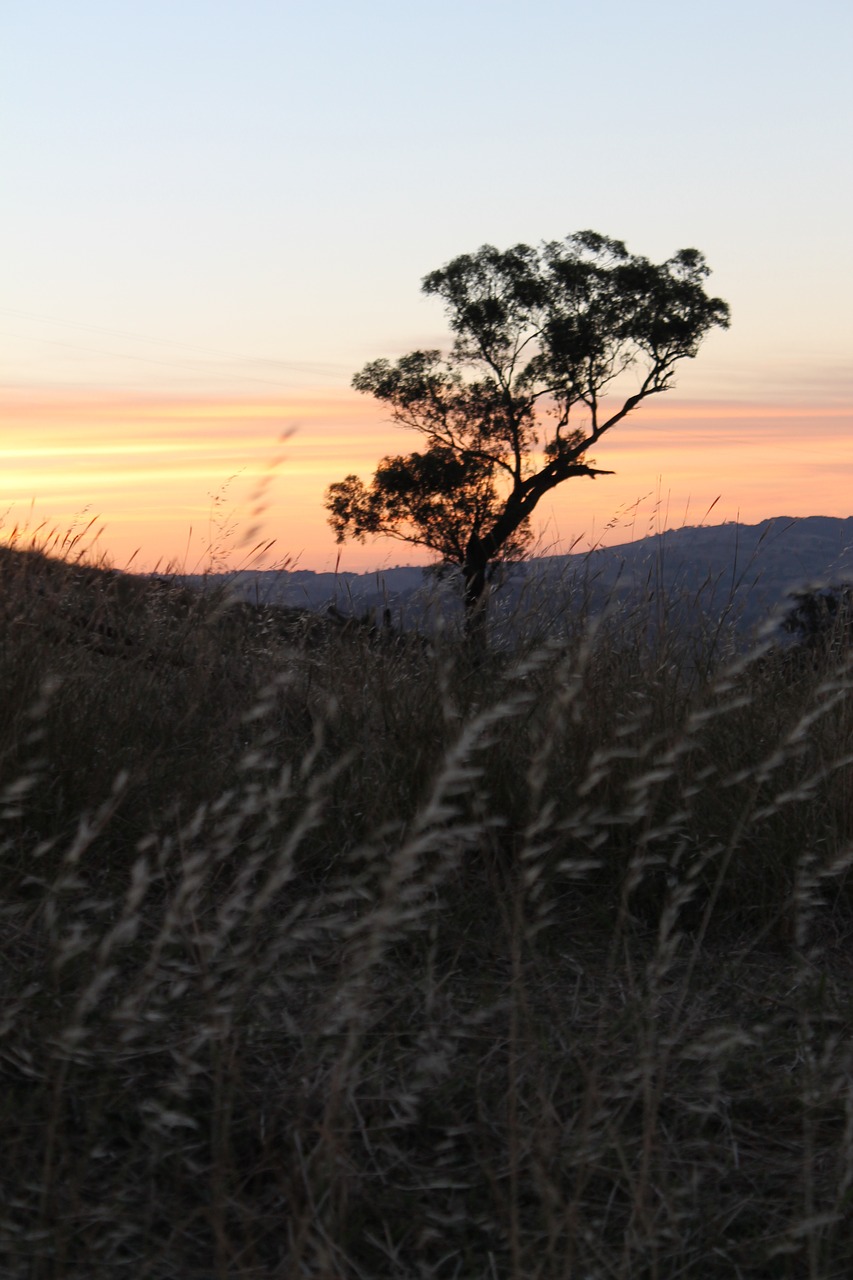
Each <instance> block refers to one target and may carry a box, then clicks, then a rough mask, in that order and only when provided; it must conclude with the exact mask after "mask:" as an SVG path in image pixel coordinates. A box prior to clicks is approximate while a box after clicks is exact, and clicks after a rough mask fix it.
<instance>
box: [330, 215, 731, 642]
mask: <svg viewBox="0 0 853 1280" xmlns="http://www.w3.org/2000/svg"><path fill="white" fill-rule="evenodd" d="M708 274H709V269H708V267H707V266H706V264H705V259H704V258H703V256H702V254H701V253H699V252H698V251H697V250H696V249H681V250H679V251H678V252H677V253H676V254H675V255H674V256H673V257H671V258H669V259H667V261H666V262H663V263H661V264H659V265H657V264H655V263H652V262H650V261H649V260H648V259H647V258H643V257H638V256H636V255H633V254H629V252H628V250H627V249H626V247H625V245H624V244H623V243H622V242H621V241H619V240H612V239H609V238H608V237H607V236H603V235H599V234H598V233H596V232H594V231H581V232H578V233H577V234H575V235H571V236H568V237H567V238H566V239H565V240H561V241H549V242H547V243H544V244H542V245H540V246H539V247H538V248H533V247H531V246H528V245H523V244H519V245H515V246H514V247H513V248H511V249H507V250H498V249H495V248H493V247H492V246H491V245H484V246H483V247H482V248H481V249H479V250H478V251H477V252H476V253H471V254H463V255H461V256H460V257H458V258H454V259H453V260H452V261H451V262H449V263H448V264H447V265H446V266H444V267H441V268H440V269H439V270H437V271H433V272H431V273H430V274H429V275H427V276H426V277H425V278H424V280H423V284H422V288H423V292H424V293H426V294H428V295H434V296H435V297H438V298H440V299H441V300H442V301H443V303H444V306H445V311H446V313H447V317H448V320H449V324H450V328H451V330H452V333H453V344H452V347H451V349H450V351H449V353H448V354H445V355H443V354H442V353H441V352H440V351H437V350H428V351H413V352H411V353H409V354H408V355H405V356H403V357H402V358H401V359H399V360H397V362H396V363H394V364H392V363H391V362H390V361H388V360H373V361H371V362H370V363H369V364H367V365H365V367H364V368H363V369H362V370H361V371H360V372H359V373H357V374H356V375H355V377H354V378H353V386H354V387H355V388H356V389H357V390H359V391H364V392H367V393H369V394H370V395H373V396H375V397H376V398H377V399H378V400H379V401H381V402H383V403H384V404H387V405H388V406H389V407H390V409H391V417H392V420H393V421H394V422H395V423H397V424H399V425H400V426H403V427H408V428H410V429H411V430H413V431H416V432H418V433H419V434H420V435H421V436H422V437H423V438H424V447H423V449H422V450H421V451H420V452H413V453H409V454H404V455H399V456H393V457H386V458H383V459H382V460H381V462H380V463H379V465H378V467H377V469H376V473H375V475H374V476H373V479H372V481H371V482H370V484H369V485H366V484H365V483H364V482H363V481H362V480H361V479H360V478H359V477H358V476H356V475H349V476H347V477H346V478H345V479H344V480H342V481H339V482H338V483H336V484H333V485H331V486H330V487H329V489H328V491H327V494H326V508H327V510H328V513H329V522H330V524H331V525H332V528H333V529H334V531H335V534H336V537H337V540H338V541H339V542H341V541H343V540H344V539H346V538H350V537H351V538H356V539H359V540H363V539H364V538H365V537H366V536H367V535H369V534H371V535H372V534H381V535H385V536H388V537H392V538H397V539H400V540H402V541H404V542H408V543H410V544H412V545H415V546H421V547H426V548H428V549H429V550H430V551H432V552H434V553H435V555H436V557H437V558H438V561H439V563H441V564H443V565H446V566H455V567H456V568H458V570H459V571H460V573H461V576H462V579H463V582H464V588H465V603H466V607H467V610H468V616H469V619H471V618H473V616H474V615H475V614H476V613H480V614H481V613H482V609H481V605H482V602H483V600H484V593H485V590H486V586H487V583H488V580H489V575H490V573H491V571H492V569H493V567H494V566H495V565H496V564H498V563H500V562H501V561H507V560H516V559H518V558H520V557H521V556H523V555H524V553H525V552H526V550H527V549H528V548H529V545H530V541H531V536H532V535H531V527H530V517H531V515H532V513H533V511H534V509H535V507H536V505H537V503H538V502H539V500H540V499H541V498H542V497H543V496H544V495H545V494H546V493H548V492H549V491H550V490H551V489H553V488H555V487H556V486H557V485H559V484H562V483H563V481H564V480H568V479H571V478H572V477H575V476H586V477H588V478H590V479H594V478H595V477H596V476H599V475H610V474H612V472H607V471H602V470H599V469H598V468H596V467H595V465H594V462H593V461H592V460H590V459H588V456H587V455H588V450H589V449H590V448H591V447H592V446H594V445H595V444H597V443H598V441H599V440H600V439H601V438H602V436H603V435H605V433H606V432H608V431H610V430H611V428H613V427H615V426H616V425H617V423H619V422H621V421H622V419H623V418H625V417H626V416H627V415H628V414H629V413H631V411H632V410H634V409H635V408H636V407H637V406H638V405H639V404H640V403H641V402H642V401H643V400H646V399H647V398H649V397H650V396H654V395H659V394H661V393H662V392H664V391H668V390H670V388H671V387H672V386H673V378H674V373H675V369H676V366H677V364H678V362H679V361H680V360H684V359H690V358H692V357H694V356H695V355H696V354H697V352H698V349H699V346H700V343H701V342H702V339H703V338H704V337H705V335H706V334H707V333H708V332H709V330H711V329H713V328H727V327H728V324H729V309H728V306H727V305H726V303H725V302H723V301H722V299H720V298H711V297H708V295H707V294H706V292H705V288H704V282H705V280H706V278H707V276H708ZM629 380H630V387H628V386H627V383H628V381H629Z"/></svg>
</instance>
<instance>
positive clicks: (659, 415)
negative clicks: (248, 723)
mask: <svg viewBox="0 0 853 1280" xmlns="http://www.w3.org/2000/svg"><path fill="white" fill-rule="evenodd" d="M0 412H2V425H0V464H2V465H0V538H2V537H8V536H9V534H10V532H11V531H12V530H13V529H14V528H15V527H16V526H17V527H18V528H19V529H20V528H23V527H28V528H30V529H32V528H33V527H34V526H35V525H38V524H40V523H41V522H42V521H45V522H47V527H50V528H55V529H57V530H63V529H68V528H70V527H72V526H73V525H75V524H76V525H79V523H80V521H81V519H82V520H83V523H84V524H85V522H86V520H88V519H89V516H90V515H92V514H94V515H96V516H97V517H98V520H97V524H98V526H99V528H100V530H101V532H100V538H99V543H98V545H99V546H102V548H103V549H104V551H105V552H106V553H107V554H108V556H109V558H110V559H111V560H112V562H113V563H115V564H116V565H117V566H118V567H123V566H124V565H125V564H126V563H127V562H128V560H129V559H130V557H131V556H133V555H134V554H135V553H136V554H135V559H134V560H133V567H134V568H136V569H140V570H141V569H147V568H153V567H154V566H155V565H156V564H158V563H159V564H160V565H161V566H162V565H163V564H165V563H169V562H172V563H178V564H183V565H184V566H185V567H189V566H190V564H195V563H196V562H197V561H203V560H204V556H205V555H210V554H211V553H212V551H213V549H214V544H215V542H216V539H217V537H218V538H219V539H220V541H221V542H222V541H224V542H226V543H227V548H226V549H228V550H229V554H233V556H234V562H235V563H236V562H237V561H239V559H240V553H241V547H240V538H241V536H242V531H243V530H244V529H248V528H249V527H250V526H254V525H257V524H260V526H261V528H262V535H259V536H263V537H265V538H267V539H275V542H276V545H275V548H274V550H273V552H272V553H271V561H272V562H273V563H275V562H276V561H281V560H283V559H285V558H286V557H291V558H295V559H297V560H298V563H299V565H300V566H301V567H303V568H313V569H318V570H324V569H330V568H333V567H334V565H335V562H336V558H337V556H338V552H339V550H340V554H341V567H342V568H344V569H351V570H365V569H368V568H374V567H376V566H378V565H390V564H400V563H418V562H423V561H424V559H425V558H426V557H425V556H424V555H423V554H421V553H419V552H418V551H417V550H416V549H415V548H411V547H409V546H408V545H406V544H404V543H399V542H392V541H389V540H383V541H377V542H375V543H372V544H370V543H369V544H367V545H366V546H364V547H359V546H358V545H353V544H347V545H346V546H345V547H343V548H342V549H339V548H337V547H336V546H335V544H334V540H333V536H332V534H331V531H330V530H329V528H328V526H327V524H326V520H325V512H324V510H323V505H322V504H323V494H324V491H325V489H326V487H327V485H328V484H330V483H331V482H333V481H335V480H339V479H341V478H342V477H343V476H344V475H346V474H348V473H350V472H355V473H357V474H360V475H362V476H363V477H365V479H367V478H369V476H370V474H371V473H372V471H373V469H374V467H375V465H376V463H377V462H378V460H379V459H380V458H381V457H382V456H384V455H385V454H388V453H395V452H405V451H406V450H407V449H410V448H412V447H417V446H416V444H415V436H414V433H412V432H407V431H404V430H400V429H399V428H397V427H395V426H393V425H392V424H390V423H389V421H388V415H387V412H386V411H385V410H384V409H383V408H382V406H380V405H377V404H376V402H374V401H373V400H371V399H370V398H368V397H365V396H362V395H359V394H358V393H356V392H354V391H350V390H341V391H329V390H328V389H323V390H319V391H317V392H316V393H315V394H312V393H310V392H308V391H304V392H300V393H299V394H298V395H295V396H293V397H289V398H281V399H277V400H274V399H272V398H271V397H270V396H257V397H253V396H246V397H236V396H230V397H217V396H215V395H195V396H189V395H166V394H161V395H155V394H134V393H124V392H119V391H113V390H77V389H73V390H70V389H58V390H55V391H45V390H43V389H42V390H38V391H30V390H28V389H26V388H15V389H11V390H7V391H5V392H3V393H2V398H0ZM592 453H593V456H594V459H595V464H596V465H597V466H598V467H600V468H603V469H608V470H609V469H612V470H613V471H615V472H616V473H617V474H616V475H614V476H601V477H599V478H598V479H597V480H596V481H595V483H590V482H588V481H583V482H582V483H581V482H578V483H567V484H566V485H563V486H561V487H560V488H558V489H556V490H554V491H553V492H552V494H550V495H549V496H548V497H547V498H546V499H545V500H543V502H542V503H541V504H540V508H539V510H538V511H537V515H538V516H539V531H540V537H541V546H542V549H543V550H553V551H557V550H567V549H568V547H569V546H570V545H571V544H572V543H573V542H574V540H575V539H576V538H580V539H581V544H582V545H584V546H585V545H589V543H590V542H594V541H595V540H596V539H597V537H600V536H601V533H602V531H605V535H604V536H605V540H606V541H608V542H610V543H617V542H621V541H626V540H627V538H626V533H625V531H626V529H628V530H629V531H630V530H636V531H637V533H638V536H639V534H640V530H639V525H638V523H637V515H636V510H635V507H636V503H637V500H638V499H644V500H649V499H650V500H651V502H652V504H653V508H654V512H655V515H654V518H655V519H656V520H658V521H661V520H663V521H664V526H663V527H666V523H670V524H673V523H674V524H679V523H695V522H696V521H698V520H701V519H702V516H703V515H704V512H705V511H706V510H707V508H708V507H709V506H710V505H711V503H712V502H713V501H714V499H715V498H716V497H717V496H718V495H721V501H720V502H719V504H718V505H717V506H716V507H715V508H714V513H713V515H712V517H711V519H712V521H713V522H714V523H716V522H718V521H722V520H725V519H734V518H739V519H741V520H742V521H743V522H745V523H755V522H756V521H757V520H760V519H764V518H766V517H768V516H774V515H788V516H796V515H814V514H824V515H849V514H851V512H850V497H849V495H850V492H851V480H853V406H851V405H842V406H840V407H831V406H827V405H815V406H809V405H806V404H791V403H786V404H773V403H769V402H768V403H763V404H762V403H759V402H757V401H755V400H752V401H746V400H720V401H716V402H715V401H709V400H703V401H690V400H679V399H677V396H676V394H675V393H673V395H672V396H670V397H666V398H664V397H660V398H656V399H652V400H650V401H648V402H647V403H646V404H645V405H643V406H641V407H640V408H639V409H638V410H637V411H636V412H635V413H634V414H632V415H631V416H630V417H628V418H626V419H625V421H624V422H622V423H620V424H619V425H618V426H617V427H616V428H614V430H613V433H612V435H608V436H606V437H605V439H604V440H602V441H601V442H600V443H599V445H598V446H597V447H596V448H595V449H594V450H593V451H592ZM650 495H651V498H650ZM655 495H661V496H660V497H657V496H655ZM618 512H623V513H625V515H624V517H619V516H616V517H614V513H618ZM632 513H633V514H632ZM84 515H85V519H83V516H84ZM685 516H686V517H687V518H686V519H685ZM191 530H192V532H191ZM642 532H646V530H645V529H643V530H642ZM256 540H257V539H256ZM188 543H189V544H190V551H189V553H188V551H187V547H188ZM220 550H221V548H220Z"/></svg>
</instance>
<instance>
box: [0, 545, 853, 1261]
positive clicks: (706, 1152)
mask: <svg viewBox="0 0 853 1280" xmlns="http://www.w3.org/2000/svg"><path fill="white" fill-rule="evenodd" d="M0 587H2V622H0V627H2V630H1V631H0V682H2V683H1V685H0V687H2V692H3V699H4V708H6V709H7V714H6V715H5V717H4V719H3V723H2V726H0V759H2V775H0V788H2V791H0V814H1V815H2V817H0V821H2V827H0V851H2V867H3V889H4V893H3V898H2V906H0V912H2V915H0V928H2V934H3V955H4V964H3V969H2V979H0V981H2V1014H1V1015H0V1070H2V1079H3V1090H2V1094H0V1097H1V1098H2V1102H0V1106H2V1151H3V1161H2V1168H0V1203H2V1209H0V1275H2V1277H3V1278H4V1280H6V1278H7V1277H8V1278H9V1280H12V1278H13V1277H14V1278H17V1277H27V1278H28V1280H30V1278H32V1280H66V1278H68V1277H80V1278H81V1280H83V1278H84V1277H85V1278H86V1280H88V1278H90V1277H112V1276H116V1277H119V1276H124V1275H127V1276H129V1277H131V1276H132V1277H133V1278H134V1280H138V1278H143V1277H144V1278H150V1280H161V1278H163V1280H165V1278H167V1277H169V1278H171V1277H181V1278H182V1280H183V1278H187V1280H192V1278H195V1277H197V1278H198V1280H213V1278H214V1277H216V1278H220V1277H221V1278H223V1280H224V1278H225V1277H227V1278H228V1280H232V1278H233V1280H249V1278H250V1277H279V1276H288V1277H290V1276H294V1277H296V1276H306V1277H310V1276H314V1277H323V1278H327V1277H328V1278H331V1277H342V1278H343V1277H346V1278H347V1280H350V1278H352V1280H361V1278H363V1277H424V1278H426V1277H441V1278H442V1280H443V1278H444V1277H460V1278H468V1277H484V1278H495V1277H512V1278H513V1280H522V1278H523V1280H528V1278H533V1277H537V1278H541V1280H557V1278H558V1277H561V1278H562V1277H565V1278H567V1280H569V1278H570V1280H599V1278H601V1280H604V1278H605V1277H606V1278H608V1280H610V1278H611V1277H612V1278H617V1277H618V1278H620V1280H637V1278H639V1277H649V1278H650V1280H652V1278H654V1280H675V1278H676V1277H684V1276H697V1277H703V1278H706V1277H710V1278H712V1280H713V1278H714V1277H720V1280H723V1277H725V1278H726V1280H729V1277H737V1276H742V1277H747V1276H748V1277H767V1280H777V1278H779V1277H791V1278H792V1280H793V1278H798V1277H809V1280H828V1278H829V1277H839V1278H840V1277H846V1276H848V1275H849V1274H850V1273H851V1270H853V1060H851V1059H852V1057H853V1039H851V1019H853V1008H851V991H853V986H851V977H853V973H851V968H853V964H851V958H850V956H851V953H850V941H851V934H852V933H853V930H851V925H853V912H851V905H853V904H851V893H850V876H849V865H850V861H851V858H853V845H851V836H853V829H852V828H853V812H851V803H853V801H851V760H853V757H852V756H851V751H853V748H851V733H850V730H851V710H852V709H853V703H851V690H853V682H851V668H850V658H849V655H848V654H844V653H842V654H841V655H840V656H838V655H836V657H835V659H834V665H825V666H823V667H821V666H820V664H813V665H812V666H811V667H803V668H801V669H795V668H792V666H791V664H790V663H787V662H785V661H782V660H776V659H774V658H772V657H771V658H767V657H765V658H764V659H762V660H760V661H759V660H751V659H745V658H738V657H737V656H736V655H735V654H734V651H733V649H731V647H730V646H729V647H727V642H726V640H725V638H724V637H721V636H720V634H719V630H716V631H714V637H715V638H714V658H713V661H712V660H711V659H710V658H708V660H707V661H705V662H700V661H697V659H696V652H695V647H694V648H693V649H689V648H687V647H685V644H684V643H683V642H682V640H683V638H682V639H680V638H679V636H678V635H673V634H671V633H670V632H669V630H668V629H667V626H666V619H665V618H664V619H663V620H661V618H660V617H658V618H657V619H656V620H655V625H654V627H653V628H652V629H651V632H650V628H649V625H648V619H643V618H637V617H634V618H627V617H621V618H619V617H617V618H612V619H610V621H609V622H607V623H606V624H604V625H601V626H600V627H598V629H597V630H596V629H594V628H593V627H592V626H591V624H589V622H588V620H586V619H584V618H583V617H582V616H577V615H575V616H573V617H572V616H569V619H568V621H567V622H566V624H565V626H564V627H563V629H562V639H561V641H560V643H559V644H549V643H547V642H540V641H541V638H540V641H537V642H534V641H533V640H532V639H531V640H530V641H529V642H528V643H527V644H526V645H524V646H521V647H518V646H517V647H516V650H515V651H514V652H513V651H510V650H509V649H506V650H505V651H502V652H498V653H495V654H493V655H492V656H491V657H490V658H489V659H488V660H487V661H485V662H483V663H480V664H477V665H474V666H472V664H471V663H470V662H467V661H466V660H465V654H464V652H462V651H461V650H460V648H459V646H458V644H457V643H456V642H455V641H454V640H453V638H452V637H448V638H446V639H445V640H444V641H443V642H442V643H441V644H440V645H438V646H436V647H435V648H434V649H430V648H427V647H425V646H422V645H418V644H417V643H414V642H411V643H396V644H390V643H383V642H378V641H377V640H376V638H375V637H370V636H369V635H368V634H367V633H362V632H360V631H358V630H356V631H353V632H351V633H345V634H341V633H339V632H338V631H337V630H336V629H334V628H332V627H327V628H324V627H322V626H320V627H318V626H317V624H315V623H311V622H310V621H308V620H300V619H299V618H298V617H297V616H296V615H293V614H290V615H285V614H281V613H276V612H275V611H253V610H250V609H233V608H231V609H229V608H227V607H226V606H225V604H224V602H223V601H221V600H212V601H206V600H203V599H201V598H199V597H194V596H191V595H188V594H186V593H184V592H181V591H178V590H167V589H164V588H162V587H160V588H154V587H146V586H145V585H144V584H142V583H140V582H130V583H128V582H126V581H124V580H123V579H120V578H118V577H115V576H113V577H109V576H105V575H104V574H103V573H101V572H96V571H94V570H88V569H86V568H85V567H84V566H79V565H78V566H77V567H75V568H73V569H72V568H68V567H67V566H61V565H57V564H54V563H51V562H48V561H47V560H45V559H44V557H40V556H38V555H34V554H30V555H27V554H24V553H7V554H6V555H5V556H4V557H3V559H2V563H0ZM650 635H651V638H650Z"/></svg>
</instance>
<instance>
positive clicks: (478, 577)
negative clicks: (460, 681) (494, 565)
mask: <svg viewBox="0 0 853 1280" xmlns="http://www.w3.org/2000/svg"><path fill="white" fill-rule="evenodd" d="M488 566H489V560H488V556H487V555H486V552H485V549H484V547H483V544H482V543H481V541H480V539H479V538H476V537H475V536H472V538H471V540H470V541H469V543H468V546H467V547H466V549H465V563H464V565H463V566H462V577H463V580H464V583H465V639H466V641H467V642H468V646H469V649H470V651H471V654H472V656H473V657H474V658H475V659H479V658H481V657H483V656H485V653H486V650H487V648H488V644H489V633H488V626H487V621H488V619H487V616H486V605H487V603H488V591H487V590H486V587H487V582H486V570H487V569H488Z"/></svg>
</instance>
